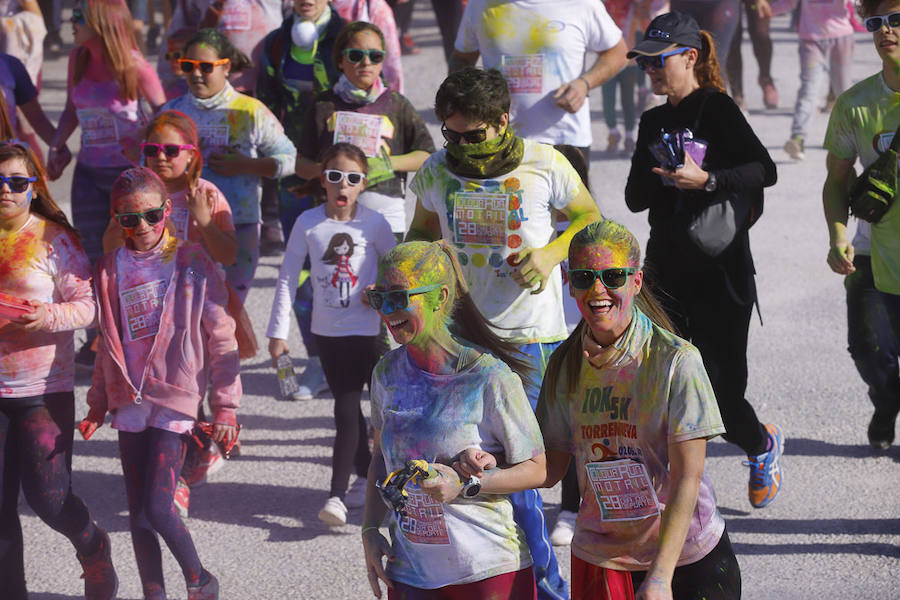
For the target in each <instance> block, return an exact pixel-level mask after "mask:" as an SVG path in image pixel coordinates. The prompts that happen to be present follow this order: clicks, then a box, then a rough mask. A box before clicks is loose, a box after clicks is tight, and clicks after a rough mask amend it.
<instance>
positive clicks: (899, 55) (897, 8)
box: [870, 0, 900, 68]
mask: <svg viewBox="0 0 900 600" xmlns="http://www.w3.org/2000/svg"><path fill="white" fill-rule="evenodd" d="M894 12H900V0H885V1H884V2H881V3H880V4H879V5H878V9H877V10H876V11H875V14H873V15H870V16H873V17H874V16H887V15H889V14H891V13H894ZM872 41H873V42H874V44H875V50H876V51H877V52H878V56H880V57H881V61H882V62H883V63H885V65H893V66H894V67H895V68H896V66H897V65H900V28H893V27H890V26H889V25H888V24H887V23H886V22H882V25H881V29H879V30H877V31H874V32H873V33H872Z"/></svg>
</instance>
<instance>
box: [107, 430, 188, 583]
mask: <svg viewBox="0 0 900 600" xmlns="http://www.w3.org/2000/svg"><path fill="white" fill-rule="evenodd" d="M186 443H187V436H184V435H179V434H177V433H173V432H171V431H164V430H162V429H156V428H153V427H148V428H147V429H145V430H144V431H141V432H140V433H130V432H127V431H120V432H119V453H120V455H121V458H122V472H123V474H124V475H125V495H126V496H127V498H128V516H129V525H130V526H131V543H132V545H133V546H134V555H135V558H137V564H138V573H139V574H140V576H141V585H142V586H143V588H144V596H146V597H154V596H156V595H159V594H160V593H161V592H163V591H164V590H165V587H166V586H165V582H164V581H163V568H162V552H161V550H160V546H159V541H158V540H157V538H156V534H157V533H159V534H160V535H161V536H162V538H163V540H165V542H166V545H167V546H168V547H169V550H171V551H172V554H173V555H174V556H175V560H176V561H178V565H179V566H180V567H181V572H182V573H183V574H184V579H185V581H186V582H187V584H188V585H197V584H198V583H199V581H200V575H201V573H202V572H203V567H202V565H201V564H200V557H199V556H197V549H196V548H195V547H194V540H193V539H191V534H190V532H188V530H187V527H185V526H184V522H182V520H181V517H179V516H178V513H177V512H175V505H174V504H173V500H174V498H175V482H176V481H177V479H178V474H179V473H180V472H181V467H182V464H183V463H184V452H185V445H186Z"/></svg>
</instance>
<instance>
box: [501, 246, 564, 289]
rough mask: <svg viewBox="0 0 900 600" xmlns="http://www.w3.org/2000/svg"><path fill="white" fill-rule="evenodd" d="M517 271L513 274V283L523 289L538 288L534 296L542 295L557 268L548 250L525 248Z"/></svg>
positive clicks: (520, 256)
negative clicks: (548, 279)
mask: <svg viewBox="0 0 900 600" xmlns="http://www.w3.org/2000/svg"><path fill="white" fill-rule="evenodd" d="M518 261H519V262H518V263H517V265H516V270H515V271H513V272H512V278H513V281H515V282H516V283H518V284H519V285H520V286H522V287H523V288H533V287H534V286H535V284H537V286H538V288H537V289H536V290H532V291H531V293H532V294H540V293H541V292H543V291H544V288H545V287H547V278H548V277H550V273H551V272H552V271H553V267H555V266H556V264H557V263H556V262H554V261H553V258H552V257H551V256H550V251H549V250H547V249H546V248H525V249H524V250H522V251H521V252H519V256H518Z"/></svg>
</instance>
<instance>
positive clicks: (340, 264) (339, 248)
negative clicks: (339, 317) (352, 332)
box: [322, 232, 358, 308]
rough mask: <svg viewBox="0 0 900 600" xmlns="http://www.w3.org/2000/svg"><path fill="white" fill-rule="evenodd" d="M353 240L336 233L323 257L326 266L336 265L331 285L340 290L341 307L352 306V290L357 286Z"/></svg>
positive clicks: (344, 234)
mask: <svg viewBox="0 0 900 600" xmlns="http://www.w3.org/2000/svg"><path fill="white" fill-rule="evenodd" d="M354 246H355V244H354V243H353V238H352V237H350V234H349V233H344V232H340V233H336V234H334V235H333V236H332V238H331V241H329V242H328V249H327V250H326V251H325V254H323V255H322V262H324V263H325V264H326V265H334V266H335V267H334V274H333V275H332V276H331V285H332V286H333V287H335V288H337V290H338V297H339V298H340V303H341V306H343V307H344V308H346V307H348V306H350V290H351V289H352V288H353V286H355V285H356V282H357V281H358V278H357V277H356V274H355V273H354V272H353V267H351V266H350V257H351V256H353V248H354Z"/></svg>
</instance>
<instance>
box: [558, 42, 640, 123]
mask: <svg viewBox="0 0 900 600" xmlns="http://www.w3.org/2000/svg"><path fill="white" fill-rule="evenodd" d="M626 54H628V47H627V46H626V45H625V40H624V39H623V38H619V42H618V43H617V44H616V45H615V46H613V47H612V48H607V49H606V50H604V51H602V52H600V53H599V54H598V55H597V60H596V61H594V64H593V66H592V67H591V68H590V69H588V71H587V72H586V73H583V74H582V75H579V76H578V77H576V78H575V79H573V80H572V81H569V82H567V83H564V84H562V85H561V86H559V88H558V89H557V90H556V92H554V94H553V98H554V99H555V100H556V105H557V106H559V107H560V108H562V109H563V110H565V111H566V112H570V113H574V112H578V111H579V110H580V109H581V106H582V105H583V104H584V99H585V98H587V95H588V93H589V92H590V91H591V90H592V89H593V88H595V87H597V86H600V85H603V84H604V83H605V82H606V81H608V80H609V79H610V78H611V77H613V76H615V74H616V73H618V72H619V71H621V70H622V67H624V66H625V62H626V61H627V58H626V57H625V55H626Z"/></svg>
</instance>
